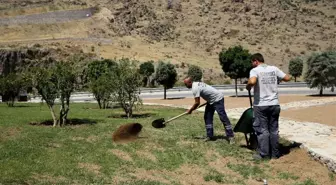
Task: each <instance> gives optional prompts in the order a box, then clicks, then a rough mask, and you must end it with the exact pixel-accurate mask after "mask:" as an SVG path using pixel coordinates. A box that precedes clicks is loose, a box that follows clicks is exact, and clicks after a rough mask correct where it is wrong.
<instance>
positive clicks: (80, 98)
mask: <svg viewBox="0 0 336 185" xmlns="http://www.w3.org/2000/svg"><path fill="white" fill-rule="evenodd" d="M220 91H221V92H223V93H224V96H234V95H235V90H234V89H224V90H220ZM318 93H319V91H318V90H317V89H309V88H307V87H300V88H293V87H292V88H280V89H279V94H280V95H285V94H297V95H299V94H306V95H313V94H318ZM252 94H253V91H252ZM324 94H335V95H336V93H333V92H331V91H330V89H327V90H325V92H324ZM238 95H240V96H246V95H248V92H247V91H246V90H244V91H239V92H238ZM140 97H141V98H142V99H163V92H152V93H151V92H144V93H141V94H140ZM190 97H193V95H192V93H191V91H178V90H177V91H169V92H167V98H190ZM71 101H73V102H94V101H95V99H94V97H93V95H92V94H91V93H76V94H73V95H72V96H71ZM32 102H40V98H35V99H32Z"/></svg>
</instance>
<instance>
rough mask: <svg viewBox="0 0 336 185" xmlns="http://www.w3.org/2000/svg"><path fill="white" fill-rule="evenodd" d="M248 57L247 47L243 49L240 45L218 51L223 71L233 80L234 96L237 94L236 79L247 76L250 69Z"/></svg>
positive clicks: (249, 55)
mask: <svg viewBox="0 0 336 185" xmlns="http://www.w3.org/2000/svg"><path fill="white" fill-rule="evenodd" d="M250 58H251V54H250V53H249V51H248V50H247V49H243V47H242V46H234V47H230V48H229V49H227V50H222V51H221V52H220V53H219V62H220V65H221V66H222V69H223V71H224V72H225V74H226V75H228V76H229V77H230V78H232V79H234V80H235V89H236V97H237V96H238V91H237V80H238V79H239V78H248V77H249V73H250V70H251V69H252V65H251V61H250Z"/></svg>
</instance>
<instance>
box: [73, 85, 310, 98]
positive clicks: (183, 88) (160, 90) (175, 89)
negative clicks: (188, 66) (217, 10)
mask: <svg viewBox="0 0 336 185" xmlns="http://www.w3.org/2000/svg"><path fill="white" fill-rule="evenodd" d="M212 86H213V87H215V88H216V89H219V90H226V89H235V85H234V84H225V85H212ZM245 86H246V84H237V87H238V89H239V88H244V89H245ZM292 87H308V85H307V83H306V82H295V83H293V82H290V83H280V84H279V88H292ZM189 90H190V89H188V88H186V87H182V86H180V87H173V88H171V89H167V92H176V91H189ZM163 91H164V89H163V88H162V87H157V88H140V92H139V93H154V92H163ZM88 94H90V95H92V93H90V92H75V93H73V94H72V96H76V95H88Z"/></svg>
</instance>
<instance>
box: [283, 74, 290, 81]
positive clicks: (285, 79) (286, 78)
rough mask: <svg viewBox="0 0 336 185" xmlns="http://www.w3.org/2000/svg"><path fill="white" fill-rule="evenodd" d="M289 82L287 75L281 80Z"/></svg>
mask: <svg viewBox="0 0 336 185" xmlns="http://www.w3.org/2000/svg"><path fill="white" fill-rule="evenodd" d="M290 80H291V77H290V76H289V75H288V74H286V76H285V77H283V79H282V80H281V81H284V82H288V81H290Z"/></svg>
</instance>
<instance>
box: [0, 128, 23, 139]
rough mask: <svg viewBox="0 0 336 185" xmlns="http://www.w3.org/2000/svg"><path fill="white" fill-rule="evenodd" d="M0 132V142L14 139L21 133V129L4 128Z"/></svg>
mask: <svg viewBox="0 0 336 185" xmlns="http://www.w3.org/2000/svg"><path fill="white" fill-rule="evenodd" d="M1 130H2V131H0V141H7V140H11V139H15V138H16V137H17V136H18V135H19V134H20V133H21V128H17V127H11V128H5V129H1Z"/></svg>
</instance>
